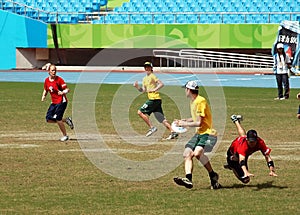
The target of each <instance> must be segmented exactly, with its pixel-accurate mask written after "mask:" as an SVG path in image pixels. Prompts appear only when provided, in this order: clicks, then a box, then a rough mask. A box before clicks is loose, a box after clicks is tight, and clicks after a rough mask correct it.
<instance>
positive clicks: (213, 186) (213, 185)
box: [210, 173, 222, 190]
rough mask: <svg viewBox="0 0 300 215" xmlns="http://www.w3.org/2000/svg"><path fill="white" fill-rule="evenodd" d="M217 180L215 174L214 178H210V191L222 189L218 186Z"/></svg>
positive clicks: (217, 176) (217, 177)
mask: <svg viewBox="0 0 300 215" xmlns="http://www.w3.org/2000/svg"><path fill="white" fill-rule="evenodd" d="M218 180H219V175H218V174H217V173H216V174H215V176H214V177H211V178H210V184H211V186H210V189H212V190H216V189H220V188H221V187H222V186H221V184H219V182H218Z"/></svg>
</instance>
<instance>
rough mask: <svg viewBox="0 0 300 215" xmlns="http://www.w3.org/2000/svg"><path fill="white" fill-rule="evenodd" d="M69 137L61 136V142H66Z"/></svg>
mask: <svg viewBox="0 0 300 215" xmlns="http://www.w3.org/2000/svg"><path fill="white" fill-rule="evenodd" d="M68 139H69V136H63V137H62V138H60V141H61V142H65V141H67V140H68Z"/></svg>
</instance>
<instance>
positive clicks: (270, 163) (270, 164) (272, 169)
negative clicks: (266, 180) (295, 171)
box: [265, 155, 277, 177]
mask: <svg viewBox="0 0 300 215" xmlns="http://www.w3.org/2000/svg"><path fill="white" fill-rule="evenodd" d="M265 159H266V161H267V165H268V167H269V170H270V172H269V176H274V177H276V176H277V174H276V173H275V166H274V162H273V160H272V159H271V156H270V155H266V156H265Z"/></svg>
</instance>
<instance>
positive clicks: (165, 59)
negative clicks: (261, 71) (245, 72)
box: [153, 49, 273, 68]
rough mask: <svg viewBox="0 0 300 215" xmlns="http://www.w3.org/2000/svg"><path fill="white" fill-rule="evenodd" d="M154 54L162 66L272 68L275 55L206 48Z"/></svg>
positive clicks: (162, 51)
mask: <svg viewBox="0 0 300 215" xmlns="http://www.w3.org/2000/svg"><path fill="white" fill-rule="evenodd" d="M153 55H154V56H155V57H158V58H159V59H160V67H187V68H241V67H242V68H272V67H273V57H272V56H271V55H270V56H268V55H249V54H240V53H232V52H231V53H229V52H217V51H206V50H194V49H182V50H179V51H174V50H158V49H155V50H153Z"/></svg>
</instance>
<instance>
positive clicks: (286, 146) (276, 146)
mask: <svg viewBox="0 0 300 215" xmlns="http://www.w3.org/2000/svg"><path fill="white" fill-rule="evenodd" d="M56 136H57V138H59V137H60V134H59V133H57V135H56V134H55V135H54V134H53V133H50V132H36V133H28V132H27V131H20V132H11V133H8V132H6V133H0V140H1V138H11V139H12V143H10V144H1V143H0V149H1V148H35V147H40V146H41V145H39V144H19V143H13V140H14V139H18V141H19V140H20V139H23V140H41V141H45V140H57V141H58V139H57V138H56ZM86 137H87V140H83V141H87V142H89V141H97V140H98V139H97V138H98V136H97V135H94V134H91V135H89V134H87V135H86ZM101 137H102V138H103V140H104V141H105V142H111V143H114V142H116V143H121V142H122V141H123V140H122V138H121V137H119V136H118V135H114V134H112V135H109V134H108V135H107V134H106V135H101ZM71 138H72V137H71ZM135 138H136V137H132V140H133V142H135V141H134V139H135ZM145 140H147V138H145ZM158 140H159V138H157V139H150V138H149V139H148V140H147V141H145V142H147V144H149V143H150V144H151V143H153V144H157V145H170V146H171V145H173V144H178V143H176V142H174V141H158ZM155 141H156V142H155ZM222 143H231V140H222ZM222 143H221V144H222ZM270 147H271V148H272V150H273V154H274V152H276V154H279V155H272V158H273V159H274V160H297V161H299V160H300V155H295V153H293V154H290V155H280V151H288V152H291V151H294V152H296V151H300V142H273V143H272V145H271V146H270ZM58 151H59V152H103V153H121V154H122V153H134V154H139V153H151V154H168V153H169V154H170V153H172V154H178V155H182V152H165V151H163V150H149V149H147V150H135V149H117V148H111V149H103V148H94V149H78V148H75V149H65V150H58ZM214 156H222V157H225V156H226V152H215V153H214ZM250 159H257V160H262V159H264V157H263V156H262V155H261V153H260V152H256V153H254V154H253V155H252V156H251V157H250Z"/></svg>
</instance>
